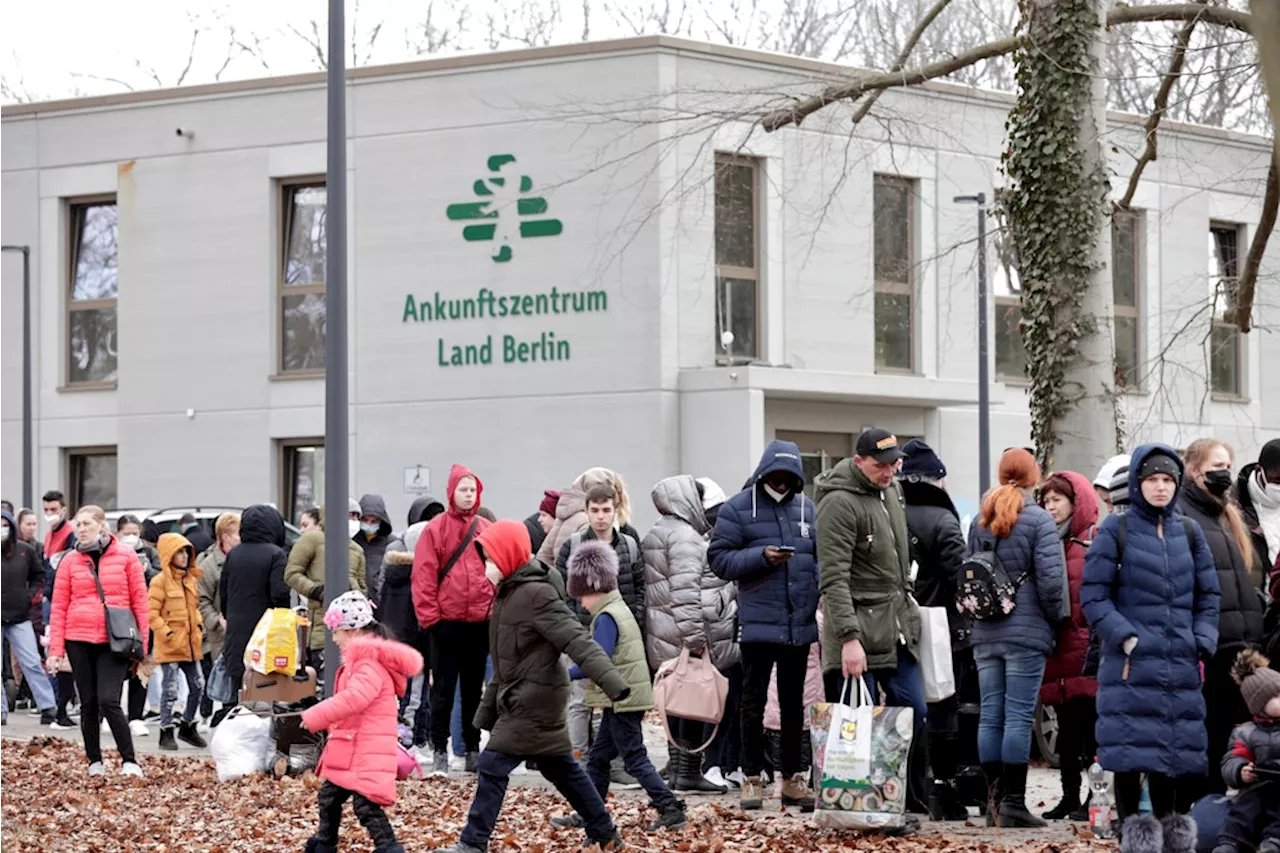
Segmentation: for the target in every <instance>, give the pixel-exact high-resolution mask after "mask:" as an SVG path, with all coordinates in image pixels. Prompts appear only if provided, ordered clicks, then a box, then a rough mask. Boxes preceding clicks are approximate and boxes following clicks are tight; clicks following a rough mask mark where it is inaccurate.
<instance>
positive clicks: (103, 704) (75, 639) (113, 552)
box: [45, 506, 151, 776]
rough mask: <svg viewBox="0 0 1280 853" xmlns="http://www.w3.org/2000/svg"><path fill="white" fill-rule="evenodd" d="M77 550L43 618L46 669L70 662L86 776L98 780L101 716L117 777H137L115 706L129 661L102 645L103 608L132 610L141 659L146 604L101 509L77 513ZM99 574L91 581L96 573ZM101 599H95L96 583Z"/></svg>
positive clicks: (135, 570) (141, 581)
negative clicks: (116, 754)
mask: <svg viewBox="0 0 1280 853" xmlns="http://www.w3.org/2000/svg"><path fill="white" fill-rule="evenodd" d="M75 533H76V549H75V550H74V551H68V552H67V553H66V556H64V557H63V558H62V561H61V562H60V563H59V564H58V573H57V579H56V580H55V581H54V584H53V600H52V602H51V606H50V614H49V657H48V658H47V659H46V661H45V665H46V666H47V667H48V669H49V671H50V672H57V671H58V666H59V665H60V664H61V663H62V659H63V658H64V657H65V658H67V659H68V660H69V661H70V662H71V671H72V674H73V676H74V678H75V682H76V689H77V690H78V691H79V693H80V707H81V710H80V733H81V735H83V737H84V752H85V757H86V758H88V759H89V775H90V776H102V775H104V774H105V773H106V768H105V766H104V765H103V763H102V746H101V741H100V734H101V732H100V729H99V727H98V726H99V722H100V721H101V720H102V719H103V718H106V721H107V724H108V725H109V726H110V727H111V734H112V736H114V737H115V741H116V748H117V749H119V750H120V759H121V767H120V772H121V773H122V774H124V775H126V776H141V775H142V768H141V767H139V766H138V763H137V761H136V760H135V757H134V752H133V739H132V737H131V736H130V734H129V721H128V719H127V718H126V717H125V714H124V711H123V710H121V708H120V689H121V687H122V686H123V684H124V681H125V679H126V678H128V677H129V663H130V662H129V661H127V660H125V659H124V658H122V657H120V656H119V655H116V654H115V653H113V652H112V651H111V647H110V645H109V644H108V642H107V618H106V612H105V610H104V608H103V596H105V598H106V603H107V605H109V606H111V607H121V608H125V609H128V610H132V611H133V618H134V619H135V620H136V621H137V624H138V626H139V628H140V631H139V634H140V635H141V637H142V643H143V654H146V642H147V631H146V628H145V626H146V625H147V624H148V623H149V621H150V615H151V613H150V603H149V601H148V598H147V582H146V580H145V578H143V576H142V564H141V563H139V562H138V555H137V554H136V553H135V552H134V550H133V549H132V548H128V547H125V546H124V545H122V544H120V543H119V542H118V541H117V540H116V538H115V537H114V536H112V535H111V533H110V532H109V531H108V528H107V519H106V516H105V515H104V514H103V512H102V508H101V507H96V506H86V507H82V508H81V509H80V511H79V512H77V513H76V518H75ZM95 574H96V575H97V580H96V581H95V579H94V575H95ZM99 583H101V585H102V594H101V595H99V593H98V584H99Z"/></svg>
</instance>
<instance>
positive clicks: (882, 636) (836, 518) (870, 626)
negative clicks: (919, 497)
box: [815, 459, 920, 671]
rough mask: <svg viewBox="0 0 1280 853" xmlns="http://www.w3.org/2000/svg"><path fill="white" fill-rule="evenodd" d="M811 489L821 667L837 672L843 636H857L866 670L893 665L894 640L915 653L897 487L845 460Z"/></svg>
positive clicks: (915, 624)
mask: <svg viewBox="0 0 1280 853" xmlns="http://www.w3.org/2000/svg"><path fill="white" fill-rule="evenodd" d="M815 486H816V488H817V498H818V565H819V566H820V567H821V577H822V582H821V586H822V615H823V622H824V624H823V631H822V668H823V670H824V671H830V670H833V669H837V670H838V669H840V654H841V651H842V648H843V646H844V643H845V642H846V641H848V640H859V641H861V643H862V648H863V650H864V651H865V652H866V654H867V668H868V669H870V670H878V669H881V670H883V669H890V670H891V669H896V668H897V666H898V646H899V645H905V646H906V647H907V649H908V651H910V652H911V654H912V655H913V656H915V657H917V658H919V645H920V608H919V606H918V605H917V604H916V601H915V598H914V597H912V595H911V580H910V567H911V558H910V556H909V553H910V552H909V548H910V539H909V534H908V533H907V511H906V503H905V502H904V500H903V497H902V487H901V486H899V485H898V483H897V482H896V481H895V482H894V483H893V484H892V485H891V486H889V487H888V488H887V489H879V488H877V487H876V486H874V485H872V483H871V481H870V480H869V479H867V476H866V475H865V474H863V473H862V471H861V470H860V469H859V468H858V466H857V465H855V464H854V463H853V460H852V459H845V460H844V461H843V462H840V463H839V464H837V465H836V467H834V468H832V469H831V470H830V471H828V472H826V473H825V474H820V475H819V476H818V477H817V479H816V480H815Z"/></svg>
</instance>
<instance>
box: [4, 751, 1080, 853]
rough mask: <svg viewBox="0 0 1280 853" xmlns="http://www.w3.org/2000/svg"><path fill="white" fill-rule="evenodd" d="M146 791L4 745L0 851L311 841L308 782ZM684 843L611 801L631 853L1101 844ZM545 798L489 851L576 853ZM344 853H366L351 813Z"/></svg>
mask: <svg viewBox="0 0 1280 853" xmlns="http://www.w3.org/2000/svg"><path fill="white" fill-rule="evenodd" d="M143 762H144V765H143V766H144V769H145V770H146V773H147V776H146V778H145V779H128V780H126V779H124V778H123V777H121V776H119V775H116V774H117V769H118V767H119V761H118V758H116V757H115V756H109V757H108V762H107V764H108V769H109V772H110V774H111V775H108V776H105V777H101V778H92V779H91V778H89V777H88V776H87V775H86V774H85V770H86V767H85V762H84V755H83V753H82V751H81V749H80V747H79V746H78V745H77V744H75V743H72V742H69V741H64V740H57V739H53V738H38V739H35V740H32V741H28V742H26V743H23V742H20V741H12V740H8V741H5V742H4V744H3V750H2V751H0V778H2V780H3V795H2V798H0V812H2V815H3V821H2V824H3V828H2V829H0V846H2V847H3V848H4V850H5V851H6V853H10V852H11V851H12V853H19V851H21V853H163V852H165V851H174V852H175V853H263V851H289V850H301V849H302V846H303V844H304V843H305V841H306V839H307V837H308V836H309V835H310V834H311V832H312V831H313V830H314V829H315V790H316V788H318V787H319V782H318V780H316V779H315V778H314V777H307V778H302V779H296V778H288V777H286V778H283V779H277V778H275V777H274V776H273V775H271V774H261V775H258V776H255V777H253V778H252V779H246V780H242V781H239V782H228V783H226V784H219V783H218V782H217V780H216V779H215V778H214V772H213V763H212V762H211V761H205V760H201V759H198V758H169V757H159V756H148V757H145V758H144V759H143ZM473 787H474V784H473V782H472V781H471V780H469V779H466V780H464V779H450V780H448V781H445V780H425V781H410V782H403V783H401V784H400V794H399V801H398V802H397V803H396V805H395V807H394V808H393V809H391V810H389V813H390V816H391V821H392V823H393V824H394V825H395V827H396V832H397V834H398V835H399V837H400V841H401V843H403V844H404V845H405V848H406V850H408V851H410V853H419V851H428V850H432V849H434V848H436V847H447V846H449V845H451V844H453V843H454V841H456V840H457V837H458V832H459V831H460V830H461V829H462V825H463V823H465V821H466V818H467V810H468V808H469V806H470V804H471V795H472V791H473ZM690 805H691V809H690V812H689V826H688V828H687V829H685V830H684V831H683V832H676V833H667V832H661V833H652V834H646V833H645V831H644V825H645V823H647V822H648V821H650V820H652V817H653V812H651V811H648V810H646V809H645V807H644V799H643V797H635V796H630V795H628V796H625V797H623V798H614V799H611V800H610V808H611V810H612V811H613V814H614V818H615V819H616V820H617V822H618V825H619V827H620V828H621V830H622V834H623V837H625V838H626V839H627V842H628V844H629V845H630V847H632V848H634V849H635V850H637V851H654V853H659V851H661V853H791V851H802V850H811V851H820V853H844V851H849V853H852V852H853V851H866V853H871V851H877V853H879V851H888V853H960V851H975V850H976V851H979V853H1005V851H1013V850H1014V849H1015V848H1016V850H1017V853H1084V851H1087V850H1089V851H1091V850H1096V849H1098V848H1099V847H1100V846H1102V845H1101V843H1100V842H1096V841H1093V842H1091V841H1088V840H1084V839H1075V840H1069V839H1070V836H1069V835H1068V836H1066V837H1064V838H1061V839H1057V840H1052V841H1045V840H1036V839H1034V838H1032V837H1030V836H1019V835H1018V834H1017V833H1013V832H1010V833H1005V834H1003V835H996V833H995V831H993V830H985V831H983V832H974V831H972V830H965V829H961V828H960V827H959V826H958V825H956V824H952V825H950V826H951V827H955V828H956V829H957V830H958V834H936V833H934V832H932V831H930V832H927V833H922V834H920V835H917V836H914V837H912V838H904V839H886V838H883V837H879V836H868V835H859V834H855V833H838V832H833V831H826V830H821V829H818V828H817V827H815V826H813V824H811V823H810V822H808V821H807V820H801V819H798V818H795V817H784V816H781V815H778V814H767V815H765V816H750V817H749V816H747V815H744V814H743V813H742V812H740V811H737V810H736V809H732V808H728V807H725V806H723V805H720V804H718V803H703V804H700V805H698V804H696V798H692V799H691V802H690ZM567 809H568V807H567V804H566V803H565V802H564V801H563V800H562V799H560V797H559V796H558V795H557V794H556V793H555V792H554V791H552V790H550V789H546V788H539V787H523V786H521V787H517V786H515V785H513V786H512V787H511V788H510V790H509V791H508V794H507V801H506V807H505V808H504V809H503V813H502V818H501V820H500V821H499V822H498V827H497V831H496V832H495V833H494V837H493V843H492V844H491V845H490V850H492V851H494V853H558V851H568V850H577V849H578V846H579V845H580V844H581V842H582V834H581V832H579V831H576V830H557V829H554V828H553V827H552V826H551V825H550V824H549V823H548V819H549V818H550V817H551V816H553V815H557V814H564V813H566V811H567ZM343 828H344V831H343V844H342V849H343V850H344V851H350V853H356V851H359V853H368V851H370V850H371V849H372V847H371V845H370V844H369V841H368V839H367V837H366V836H365V834H364V831H363V830H362V829H361V828H360V826H359V824H358V823H357V822H356V820H355V817H354V815H352V814H351V812H350V809H349V808H348V811H347V817H346V820H345V821H344V823H343Z"/></svg>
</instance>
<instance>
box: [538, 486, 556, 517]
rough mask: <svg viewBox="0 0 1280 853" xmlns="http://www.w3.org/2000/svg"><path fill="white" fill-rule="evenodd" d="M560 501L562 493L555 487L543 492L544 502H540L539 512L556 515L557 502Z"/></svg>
mask: <svg viewBox="0 0 1280 853" xmlns="http://www.w3.org/2000/svg"><path fill="white" fill-rule="evenodd" d="M558 503H560V493H559V492H557V491H555V490H554V489H547V490H546V491H545V492H543V493H542V503H540V504H538V512H545V513H546V514H547V515H555V514H556V504H558Z"/></svg>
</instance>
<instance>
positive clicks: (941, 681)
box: [920, 607, 956, 702]
mask: <svg viewBox="0 0 1280 853" xmlns="http://www.w3.org/2000/svg"><path fill="white" fill-rule="evenodd" d="M920 680H921V681H923V682H924V699H925V701H926V702H941V701H942V700H943V699H948V698H950V697H951V696H953V695H955V692H956V677H955V673H954V671H953V670H952V668H951V626H950V625H949V624H947V609H946V608H945V607H921V608H920Z"/></svg>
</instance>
